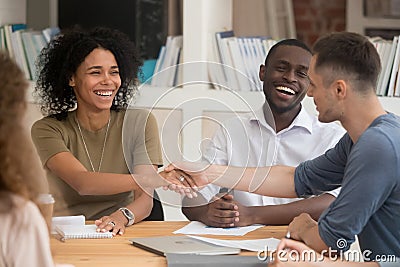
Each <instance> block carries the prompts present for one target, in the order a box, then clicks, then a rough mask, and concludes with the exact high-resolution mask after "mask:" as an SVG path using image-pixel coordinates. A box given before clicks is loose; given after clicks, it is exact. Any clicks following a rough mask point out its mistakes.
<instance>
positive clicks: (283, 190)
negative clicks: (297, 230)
mask: <svg viewBox="0 0 400 267" xmlns="http://www.w3.org/2000/svg"><path fill="white" fill-rule="evenodd" d="M294 170H295V168H294V167H289V166H272V167H257V168H254V167H247V168H241V167H232V166H222V165H212V167H210V168H209V170H207V175H208V176H209V177H210V182H212V183H214V184H217V185H219V186H221V187H227V188H235V189H238V190H241V191H246V192H251V193H256V194H260V195H265V196H271V197H287V198H292V197H297V194H296V192H295V188H294ZM232 177H236V179H232Z"/></svg>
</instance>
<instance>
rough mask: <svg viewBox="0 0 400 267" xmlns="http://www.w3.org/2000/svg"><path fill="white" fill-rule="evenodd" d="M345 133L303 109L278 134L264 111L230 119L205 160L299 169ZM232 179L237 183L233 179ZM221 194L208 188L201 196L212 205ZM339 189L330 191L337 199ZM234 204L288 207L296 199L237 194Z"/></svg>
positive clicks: (338, 126)
mask: <svg viewBox="0 0 400 267" xmlns="http://www.w3.org/2000/svg"><path fill="white" fill-rule="evenodd" d="M344 133H345V130H344V129H343V127H341V126H340V125H338V124H337V123H321V122H319V121H318V118H317V117H316V116H312V115H310V114H309V113H307V111H306V110H305V109H304V108H302V109H301V111H300V113H299V114H298V115H297V117H296V118H295V119H294V121H293V122H292V124H291V125H290V126H289V127H288V128H286V129H283V130H281V131H280V132H278V133H276V132H275V129H273V128H272V127H271V126H270V125H269V124H268V123H267V122H266V120H265V117H264V113H263V109H262V108H261V109H259V110H257V111H255V112H254V113H252V114H250V113H249V114H246V115H244V116H241V117H235V118H232V119H228V120H227V121H225V122H224V123H223V125H222V126H221V127H220V128H219V129H218V130H217V132H216V134H215V135H214V137H213V139H212V143H211V144H210V146H209V147H208V148H207V150H206V152H205V154H204V158H205V159H206V160H207V161H209V162H211V163H213V164H220V165H230V166H236V167H261V166H273V165H286V166H297V165H298V164H299V163H301V162H303V161H305V160H309V159H313V158H315V157H317V156H319V155H321V154H323V153H324V152H325V151H326V150H328V149H329V148H331V147H333V146H334V145H335V144H336V143H337V142H338V141H339V139H340V138H341V137H342V136H343V134H344ZM232 179H237V178H235V177H232ZM219 190H220V187H218V186H216V185H209V186H207V187H205V188H204V189H202V190H201V191H200V193H201V194H202V195H203V196H204V197H205V198H206V200H207V201H209V200H210V199H211V198H212V197H213V196H214V195H215V194H217V193H218V192H219ZM339 190H340V189H337V190H334V191H331V192H329V193H331V194H332V195H334V196H335V197H336V196H337V195H338V193H339ZM233 194H234V197H235V200H236V201H238V202H240V203H241V204H243V205H245V206H264V205H277V204H284V203H289V202H292V201H296V200H299V199H296V198H290V199H286V198H274V197H266V196H261V195H258V194H253V193H248V192H243V191H238V190H235V191H234V192H233Z"/></svg>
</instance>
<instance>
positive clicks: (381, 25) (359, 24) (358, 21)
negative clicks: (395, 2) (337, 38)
mask: <svg viewBox="0 0 400 267" xmlns="http://www.w3.org/2000/svg"><path fill="white" fill-rule="evenodd" d="M383 2H385V1H381V3H383ZM386 2H388V1H387V0H386ZM365 8H366V7H365V0H348V1H346V23H347V25H346V30H347V31H352V32H357V33H360V34H363V35H368V31H372V30H376V32H378V31H379V32H380V33H382V34H384V33H385V31H386V32H387V33H388V34H389V35H391V34H395V35H396V33H395V32H397V35H399V34H400V17H399V16H397V17H384V16H381V17H379V16H376V17H372V16H366V15H365V14H364V10H365ZM382 37H384V36H382ZM384 38H388V39H392V38H393V36H391V37H388V36H385V37H384Z"/></svg>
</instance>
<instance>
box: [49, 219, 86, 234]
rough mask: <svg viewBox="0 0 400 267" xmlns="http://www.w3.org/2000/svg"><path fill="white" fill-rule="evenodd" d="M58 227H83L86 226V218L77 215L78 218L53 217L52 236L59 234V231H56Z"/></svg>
mask: <svg viewBox="0 0 400 267" xmlns="http://www.w3.org/2000/svg"><path fill="white" fill-rule="evenodd" d="M57 225H75V226H78V225H79V226H83V225H85V216H84V215H76V216H59V217H53V218H52V220H51V234H57V231H56V229H55V228H56V226H57Z"/></svg>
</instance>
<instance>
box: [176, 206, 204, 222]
mask: <svg viewBox="0 0 400 267" xmlns="http://www.w3.org/2000/svg"><path fill="white" fill-rule="evenodd" d="M182 212H183V214H184V215H185V216H186V217H187V218H188V220H189V221H199V222H202V223H206V222H205V221H204V215H205V214H206V213H207V205H203V206H197V207H182Z"/></svg>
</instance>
